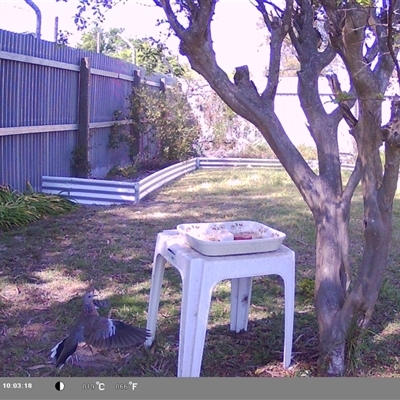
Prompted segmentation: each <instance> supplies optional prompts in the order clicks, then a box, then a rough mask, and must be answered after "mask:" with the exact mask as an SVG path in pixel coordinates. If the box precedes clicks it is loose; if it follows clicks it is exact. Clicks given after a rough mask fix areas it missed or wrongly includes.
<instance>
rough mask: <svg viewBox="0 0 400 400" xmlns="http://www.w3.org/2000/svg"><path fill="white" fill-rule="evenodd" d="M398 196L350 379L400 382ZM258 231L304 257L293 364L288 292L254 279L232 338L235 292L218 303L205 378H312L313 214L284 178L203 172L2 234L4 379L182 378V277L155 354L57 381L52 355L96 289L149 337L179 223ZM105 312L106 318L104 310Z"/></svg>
mask: <svg viewBox="0 0 400 400" xmlns="http://www.w3.org/2000/svg"><path fill="white" fill-rule="evenodd" d="M399 209H400V195H398V196H397V199H396V203H395V213H394V218H395V230H394V236H393V246H392V252H391V256H390V263H389V268H388V271H387V275H386V279H385V282H384V285H383V288H382V291H381V294H380V296H379V300H378V303H377V306H376V311H375V314H374V318H373V320H372V324H371V326H370V329H369V331H368V332H366V334H365V337H364V341H363V342H362V343H361V344H360V346H359V347H358V354H359V357H358V359H357V360H356V362H354V363H353V365H352V367H353V368H352V370H351V372H350V373H351V375H352V376H400V363H399V357H400V274H399V264H400V249H399V248H398V246H397V243H399V238H400V211H399ZM238 219H240V220H247V219H248V220H255V221H259V222H262V223H264V224H267V225H269V226H272V227H274V228H276V229H278V230H280V231H282V232H285V233H286V235H287V238H286V241H285V244H286V245H287V246H289V247H290V248H292V249H293V250H294V251H295V252H296V309H295V330H294V346H293V364H292V367H291V368H290V369H289V370H284V369H283V368H282V353H283V287H282V282H281V279H280V278H279V277H275V276H269V277H260V278H255V279H254V283H253V293H252V306H251V309H250V317H249V328H248V331H247V332H243V333H240V334H237V333H234V332H230V331H229V311H230V310H229V308H230V306H229V301H230V298H229V295H230V284H229V281H226V282H225V281H224V282H221V283H220V284H219V285H218V286H217V287H216V288H215V290H214V292H213V301H212V308H211V311H210V318H209V330H208V334H207V339H206V345H205V351H204V358H203V364H202V372H201V374H202V376H219V377H221V376H252V377H254V376H272V377H273V376H315V371H316V360H317V357H318V332H317V325H316V320H315V313H314V307H313V303H312V296H313V277H314V269H315V267H314V262H315V250H314V249H315V245H314V241H315V231H314V225H313V220H312V217H311V213H310V212H309V210H308V208H307V207H306V205H305V203H304V202H303V200H302V198H301V196H300V195H299V193H298V192H297V190H296V188H295V187H294V185H293V184H292V182H291V180H290V179H289V177H288V176H287V174H286V173H284V172H283V171H278V170H270V169H263V168H238V169H212V170H198V171H196V172H194V173H191V174H189V175H187V176H185V177H183V178H181V179H180V180H178V181H175V182H173V183H172V184H170V185H168V186H165V187H164V188H162V189H161V190H159V191H157V192H155V193H153V194H152V195H150V196H149V197H148V198H147V199H146V200H144V201H143V202H142V203H141V204H140V205H138V206H134V205H132V206H122V207H121V206H118V207H117V206H115V207H78V208H77V209H76V210H74V211H72V212H70V213H68V214H66V215H62V216H58V217H47V218H45V219H43V220H40V221H38V222H35V223H33V224H32V225H30V226H28V227H26V228H18V229H14V230H12V231H8V232H0V235H1V236H0V265H1V274H0V360H1V362H0V368H2V370H0V375H1V376H7V377H10V376H82V377H84V376H176V369H177V356H178V338H179V315H180V299H181V292H180V289H181V287H180V284H181V281H180V276H179V274H178V272H177V271H176V270H175V269H174V268H167V269H166V273H165V277H164V285H163V291H162V298H161V302H160V310H159V322H158V327H157V329H158V330H157V334H156V343H155V344H154V346H153V347H151V348H150V349H146V348H144V347H143V346H140V347H138V348H128V349H121V350H110V351H96V350H94V353H93V354H92V353H91V352H90V351H89V350H88V349H87V348H86V347H80V348H79V349H78V351H77V354H78V357H79V359H78V360H75V362H74V365H70V364H68V365H66V366H65V367H64V368H63V369H62V370H61V371H59V370H55V368H54V366H53V365H52V364H50V362H49V361H50V360H49V358H48V352H49V350H50V349H51V348H52V346H53V345H54V344H55V343H56V342H57V341H59V340H61V339H62V338H63V337H64V336H65V335H66V333H67V332H68V327H69V326H70V325H71V324H72V323H73V320H74V318H75V317H76V315H77V313H78V312H79V311H80V309H81V300H80V296H81V295H82V294H83V293H84V292H85V291H86V290H87V289H89V288H91V287H94V288H95V289H96V290H97V291H98V293H99V295H100V298H102V297H109V298H110V300H111V302H112V306H113V310H111V313H112V316H113V317H114V318H118V319H121V320H123V321H125V322H127V323H131V324H135V325H138V326H145V324H146V313H147V304H148V299H149V290H150V278H151V270H152V260H153V252H154V246H155V240H156V235H157V233H158V232H160V231H162V230H164V229H173V228H175V227H176V225H178V224H180V223H185V222H186V223H188V222H211V221H224V220H238ZM362 226H363V222H362V202H361V196H360V193H359V192H357V193H356V195H355V198H354V205H353V207H352V219H351V227H350V229H351V234H350V237H351V240H352V243H351V261H352V265H353V266H356V265H357V262H358V261H359V258H360V256H361V251H362ZM105 312H108V310H105Z"/></svg>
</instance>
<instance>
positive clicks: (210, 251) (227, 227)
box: [177, 221, 286, 256]
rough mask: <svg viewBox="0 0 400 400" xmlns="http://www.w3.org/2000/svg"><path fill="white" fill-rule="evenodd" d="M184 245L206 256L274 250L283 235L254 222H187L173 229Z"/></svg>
mask: <svg viewBox="0 0 400 400" xmlns="http://www.w3.org/2000/svg"><path fill="white" fill-rule="evenodd" d="M177 229H178V232H179V233H180V234H181V235H182V237H183V238H184V239H185V242H186V244H188V245H189V246H190V247H192V248H193V249H194V250H196V251H198V252H199V253H201V254H204V255H206V256H227V255H238V254H252V253H263V252H269V251H275V250H277V249H278V248H279V246H280V245H281V244H282V242H283V241H284V240H285V238H286V234H284V233H282V232H279V231H277V230H276V229H273V228H270V227H269V226H266V225H263V224H261V223H259V222H255V221H230V222H211V223H198V224H197V223H189V224H180V225H178V226H177Z"/></svg>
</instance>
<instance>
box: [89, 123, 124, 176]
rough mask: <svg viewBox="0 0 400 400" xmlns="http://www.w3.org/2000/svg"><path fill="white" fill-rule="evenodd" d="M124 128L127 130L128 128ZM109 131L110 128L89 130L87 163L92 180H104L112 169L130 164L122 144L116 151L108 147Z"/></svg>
mask: <svg viewBox="0 0 400 400" xmlns="http://www.w3.org/2000/svg"><path fill="white" fill-rule="evenodd" d="M126 128H127V129H129V127H128V126H127V127H126ZM120 129H123V128H120ZM110 131H111V127H108V128H96V129H91V130H90V133H91V135H90V136H91V137H90V143H89V146H90V158H89V162H90V164H91V165H92V171H91V176H92V177H93V178H104V177H105V176H106V175H107V173H108V172H109V171H110V170H111V169H112V168H113V167H118V166H121V165H127V164H129V162H130V159H129V149H128V146H127V145H125V144H124V143H122V144H120V145H119V146H118V148H116V149H111V148H110V147H109V136H110Z"/></svg>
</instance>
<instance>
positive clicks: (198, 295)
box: [177, 260, 214, 377]
mask: <svg viewBox="0 0 400 400" xmlns="http://www.w3.org/2000/svg"><path fill="white" fill-rule="evenodd" d="M186 272H187V274H185V273H182V308H181V320H180V331H179V355H178V373H177V376H178V377H199V376H200V370H201V362H202V359H203V352H204V343H205V338H206V331H207V323H208V315H209V312H210V304H211V292H212V289H213V287H214V285H213V284H211V283H209V282H207V279H206V277H205V276H204V263H203V261H201V260H194V261H192V263H191V264H190V266H189V268H188V269H187V270H186Z"/></svg>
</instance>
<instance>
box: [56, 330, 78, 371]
mask: <svg viewBox="0 0 400 400" xmlns="http://www.w3.org/2000/svg"><path fill="white" fill-rule="evenodd" d="M68 339H69V337H66V338H65V339H63V340H62V341H61V342H59V343H57V344H56V345H55V346H54V347H53V348H52V349H51V351H50V357H51V358H52V359H53V360H55V362H56V367H59V368H60V369H61V368H62V367H63V366H64V364H65V363H66V362H67V360H68V359H69V358H70V357H71V356H72V355H73V354H74V353H75V351H76V349H77V347H78V343H77V342H76V343H69V342H70V340H68Z"/></svg>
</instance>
